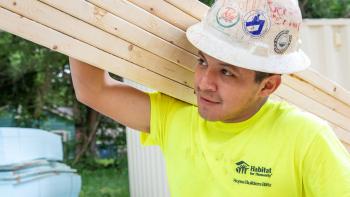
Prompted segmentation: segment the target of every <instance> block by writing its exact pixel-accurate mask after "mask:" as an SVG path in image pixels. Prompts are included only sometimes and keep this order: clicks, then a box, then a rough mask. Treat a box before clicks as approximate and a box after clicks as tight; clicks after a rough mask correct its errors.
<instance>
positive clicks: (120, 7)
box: [87, 0, 198, 54]
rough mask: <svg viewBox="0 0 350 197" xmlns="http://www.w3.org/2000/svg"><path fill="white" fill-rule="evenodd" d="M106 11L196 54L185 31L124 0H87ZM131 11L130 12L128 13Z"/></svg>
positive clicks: (196, 51)
mask: <svg viewBox="0 0 350 197" xmlns="http://www.w3.org/2000/svg"><path fill="white" fill-rule="evenodd" d="M87 1H88V2H90V3H92V4H94V5H96V6H98V7H100V8H103V9H105V10H107V11H108V12H110V13H112V14H114V15H116V16H119V17H120V18H123V19H124V20H126V21H128V22H130V23H132V24H135V25H136V26H138V27H140V28H142V29H144V30H146V31H148V32H150V33H152V34H154V35H157V36H158V37H160V38H162V39H164V40H166V41H168V42H170V43H172V44H175V45H176V46H178V47H180V48H182V49H184V50H186V51H189V52H191V53H192V54H197V53H198V50H197V49H196V48H195V47H194V46H192V44H190V42H189V41H188V40H187V38H186V35H185V32H184V31H182V30H181V29H179V28H177V27H174V26H173V25H171V24H170V23H168V22H166V21H164V20H162V19H160V18H158V17H156V16H154V15H152V14H151V13H149V12H147V11H145V10H143V9H141V8H139V7H137V6H135V5H134V4H132V3H130V2H128V1H125V0H87ZM147 2H148V1H147ZM130 13H132V14H130Z"/></svg>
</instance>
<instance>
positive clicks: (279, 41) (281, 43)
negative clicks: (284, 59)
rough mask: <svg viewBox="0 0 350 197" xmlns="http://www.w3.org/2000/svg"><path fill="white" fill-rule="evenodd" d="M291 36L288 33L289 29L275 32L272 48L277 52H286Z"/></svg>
mask: <svg viewBox="0 0 350 197" xmlns="http://www.w3.org/2000/svg"><path fill="white" fill-rule="evenodd" d="M292 39H293V36H292V35H290V34H289V30H283V31H281V32H280V33H278V34H277V36H276V38H275V40H274V49H275V52H276V53H278V54H283V53H284V52H286V50H287V49H288V47H289V46H290V43H291V42H292Z"/></svg>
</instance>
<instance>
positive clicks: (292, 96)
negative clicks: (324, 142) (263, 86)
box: [275, 84, 350, 131]
mask: <svg viewBox="0 0 350 197" xmlns="http://www.w3.org/2000/svg"><path fill="white" fill-rule="evenodd" d="M275 94H276V95H278V96H280V97H282V98H283V99H285V100H286V101H288V102H289V103H293V104H295V105H297V106H299V107H301V108H302V109H304V110H306V111H309V112H312V113H314V114H315V115H317V116H319V117H320V118H323V119H325V120H327V121H329V122H331V123H333V124H335V125H337V126H339V127H341V128H343V129H345V130H349V131H350V124H349V123H350V119H349V118H346V117H345V116H343V115H341V114H339V113H337V112H335V111H333V110H331V109H330V108H328V107H326V106H324V105H322V104H320V103H318V102H317V101H314V100H312V99H311V98H308V97H306V96H305V95H303V94H301V93H299V92H297V91H295V90H294V89H292V88H290V87H288V86H286V85H284V84H282V85H281V86H280V87H279V88H278V89H277V91H276V92H275Z"/></svg>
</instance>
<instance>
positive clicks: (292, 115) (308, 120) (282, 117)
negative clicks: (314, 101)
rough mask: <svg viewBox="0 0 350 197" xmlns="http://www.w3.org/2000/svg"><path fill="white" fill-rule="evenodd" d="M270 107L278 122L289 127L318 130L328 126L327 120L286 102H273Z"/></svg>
mask: <svg viewBox="0 0 350 197" xmlns="http://www.w3.org/2000/svg"><path fill="white" fill-rule="evenodd" d="M270 105H271V109H272V110H273V113H275V114H276V121H278V122H280V123H281V124H285V125H286V126H288V127H292V128H305V129H308V130H317V129H320V128H324V127H327V126H328V122H327V121H326V120H324V119H322V118H320V117H319V116H317V115H315V114H313V113H310V112H308V111H306V110H304V109H301V108H299V107H298V106H295V105H293V104H290V103H287V102H285V101H274V100H271V101H270Z"/></svg>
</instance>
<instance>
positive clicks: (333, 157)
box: [303, 125, 350, 197]
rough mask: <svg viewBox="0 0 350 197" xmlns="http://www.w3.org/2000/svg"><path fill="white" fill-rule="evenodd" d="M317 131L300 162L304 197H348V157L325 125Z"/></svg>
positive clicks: (349, 172)
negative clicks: (301, 163)
mask: <svg viewBox="0 0 350 197" xmlns="http://www.w3.org/2000/svg"><path fill="white" fill-rule="evenodd" d="M320 130H321V131H320V132H318V133H317V135H316V136H315V137H314V139H313V141H312V143H311V144H310V146H309V148H308V151H307V154H306V156H305V158H304V161H303V185H304V188H303V189H304V193H305V196H307V197H309V196H317V197H318V196H322V197H334V196H337V197H350V155H349V153H348V152H347V151H346V149H345V147H344V146H343V145H342V144H341V142H340V141H339V140H338V138H337V137H336V136H335V134H334V133H333V130H332V129H331V128H330V127H329V126H328V125H325V126H324V127H322V128H321V129H320Z"/></svg>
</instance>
